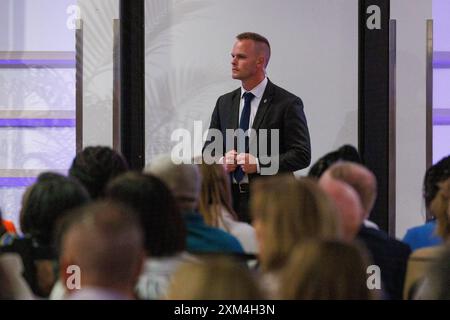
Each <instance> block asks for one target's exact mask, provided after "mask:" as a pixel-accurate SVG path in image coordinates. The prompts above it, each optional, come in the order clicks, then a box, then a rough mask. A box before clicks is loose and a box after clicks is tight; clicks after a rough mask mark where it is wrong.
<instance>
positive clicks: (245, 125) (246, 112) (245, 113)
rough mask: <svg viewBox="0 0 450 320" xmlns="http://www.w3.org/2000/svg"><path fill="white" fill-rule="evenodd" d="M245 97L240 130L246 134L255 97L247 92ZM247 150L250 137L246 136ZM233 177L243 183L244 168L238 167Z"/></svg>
mask: <svg viewBox="0 0 450 320" xmlns="http://www.w3.org/2000/svg"><path fill="white" fill-rule="evenodd" d="M243 97H244V108H243V109H242V114H241V120H240V121H239V129H242V130H243V131H244V132H247V130H248V127H249V122H250V111H251V107H250V104H251V102H252V99H253V98H254V97H255V95H254V94H253V93H251V92H245V93H244V95H243ZM247 150H248V137H247V136H246V137H245V152H247ZM238 153H239V150H238ZM233 175H234V179H236V182H237V183H239V182H241V180H242V178H244V171H242V168H241V167H240V166H238V167H237V168H236V170H234V174H233Z"/></svg>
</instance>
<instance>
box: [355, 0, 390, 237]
mask: <svg viewBox="0 0 450 320" xmlns="http://www.w3.org/2000/svg"><path fill="white" fill-rule="evenodd" d="M389 4H390V1H389V0H360V1H359V119H358V122H359V126H358V134H359V150H360V152H361V155H362V158H363V160H364V162H365V164H366V165H367V166H368V167H369V168H370V169H371V170H372V171H373V172H374V173H375V175H376V177H377V180H378V198H377V201H376V203H375V207H374V210H373V211H372V214H371V220H373V221H374V222H375V223H377V224H378V225H379V226H380V228H382V229H383V230H385V231H389V214H390V212H389ZM372 5H375V6H377V7H378V8H379V9H380V16H379V17H380V19H381V20H380V22H381V23H380V28H379V29H369V28H368V27H367V20H368V19H369V17H370V16H372V14H371V13H367V8H369V7H370V6H372Z"/></svg>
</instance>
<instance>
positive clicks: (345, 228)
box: [319, 170, 364, 242]
mask: <svg viewBox="0 0 450 320" xmlns="http://www.w3.org/2000/svg"><path fill="white" fill-rule="evenodd" d="M319 185H320V186H321V188H322V189H323V190H324V191H325V193H326V194H327V195H328V196H329V197H330V199H331V200H332V201H333V203H334V205H335V207H336V213H337V214H338V217H339V218H338V220H339V221H340V223H341V228H342V232H343V234H342V236H343V239H344V240H346V241H348V242H350V241H353V240H354V239H355V237H356V235H357V234H358V231H359V229H360V227H361V224H362V223H363V221H364V210H363V207H362V205H361V201H360V200H359V197H358V194H357V193H356V191H355V190H354V189H353V188H352V187H351V186H349V185H348V184H347V183H344V182H342V181H339V180H337V179H334V178H333V177H332V176H331V175H330V172H329V171H328V170H327V171H326V172H325V173H324V174H323V175H322V176H321V177H320V180H319Z"/></svg>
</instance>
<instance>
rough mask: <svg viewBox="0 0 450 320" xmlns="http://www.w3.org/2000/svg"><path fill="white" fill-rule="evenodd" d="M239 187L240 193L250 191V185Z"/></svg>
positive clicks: (245, 184) (242, 184)
mask: <svg viewBox="0 0 450 320" xmlns="http://www.w3.org/2000/svg"><path fill="white" fill-rule="evenodd" d="M238 185H239V192H240V193H247V192H248V191H249V186H248V183H239V184H238Z"/></svg>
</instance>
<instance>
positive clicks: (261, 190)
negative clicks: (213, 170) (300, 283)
mask: <svg viewBox="0 0 450 320" xmlns="http://www.w3.org/2000/svg"><path fill="white" fill-rule="evenodd" d="M252 188H253V189H252V198H251V213H252V215H253V225H254V227H255V231H256V236H257V239H258V242H259V261H260V264H261V268H262V271H263V272H264V278H263V279H264V285H265V289H267V290H268V292H269V293H271V294H272V295H273V293H274V292H276V290H277V287H278V274H279V270H280V269H281V268H282V267H283V266H284V265H285V263H286V261H287V259H288V258H289V256H290V254H291V252H292V249H293V248H294V247H295V246H296V245H297V244H298V243H302V242H304V241H307V240H309V239H336V238H339V237H340V229H339V223H338V221H337V215H336V214H335V212H334V210H335V208H334V207H333V205H332V203H331V202H330V201H329V200H328V198H327V196H326V195H325V194H324V193H323V192H322V191H321V190H320V188H319V187H318V186H317V184H316V182H314V181H312V180H309V179H300V180H296V179H295V178H294V177H292V176H290V175H289V176H286V175H285V176H275V177H270V178H267V179H260V180H258V181H255V183H254V185H253V187H252Z"/></svg>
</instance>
